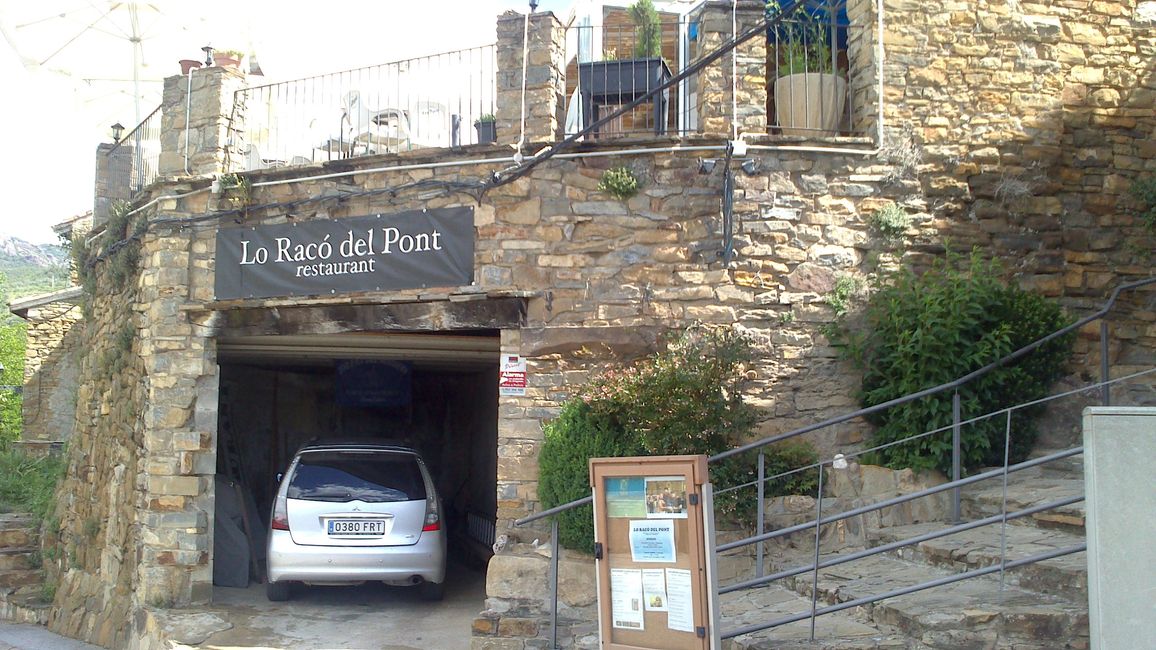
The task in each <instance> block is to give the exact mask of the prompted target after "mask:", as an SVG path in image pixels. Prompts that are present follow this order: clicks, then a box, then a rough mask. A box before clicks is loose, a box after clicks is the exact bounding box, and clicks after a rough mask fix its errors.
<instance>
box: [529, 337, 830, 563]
mask: <svg viewBox="0 0 1156 650" xmlns="http://www.w3.org/2000/svg"><path fill="white" fill-rule="evenodd" d="M752 359H753V351H752V348H751V344H750V341H749V340H748V339H747V338H746V337H744V336H742V335H741V334H739V333H736V332H735V331H734V330H731V329H729V328H717V329H715V328H706V327H701V326H699V327H693V328H691V329H689V330H687V331H686V332H683V333H682V334H681V335H680V336H679V337H678V338H677V339H676V340H674V341H672V342H671V343H670V344H669V345H668V346H666V348H665V349H664V350H662V351H661V352H658V353H656V354H654V355H652V356H650V357H648V358H646V359H644V360H643V361H641V362H639V363H637V364H634V365H630V366H626V367H615V368H613V369H611V370H609V371H607V372H606V373H604V374H602V375H600V376H598V377H596V378H595V379H593V380H592V381H590V382H589V383H587V384H586V385H585V386H584V387H583V388H582V389H581V391H580V393H579V395H578V396H576V397H575V398H573V399H571V400H569V401H568V402H566V403H565V404H564V405H563V408H562V412H561V414H560V415H559V417H558V418H557V419H555V420H553V421H552V422H550V423H549V424H548V425H547V426H546V432H545V443H544V445H543V447H542V451H541V454H540V455H539V468H540V479H539V480H540V484H539V496H540V498H541V500H542V505H543V506H544V507H546V508H551V507H554V506H558V505H562V504H564V503H567V502H569V501H573V500H574V499H578V498H582V497H584V496H589V495H590V485H589V479H588V476H587V461H588V460H589V459H590V458H593V457H599V456H624V455H627V456H628V455H672V454H673V455H677V454H707V455H713V454H715V453H718V452H720V451H723V450H726V449H730V448H732V447H734V446H737V445H738V444H740V443H741V442H745V441H746V440H747V439H749V437H750V435H751V433H752V431H753V430H754V426H755V423H756V421H757V419H758V416H759V412H758V410H757V409H755V408H754V407H752V406H750V405H749V404H747V403H745V402H744V401H743V398H742V389H743V385H744V384H745V382H746V372H747V370H746V369H747V367H748V364H749V363H750V361H751V360H752ZM769 453H770V454H772V455H773V456H776V458H777V457H778V456H780V455H781V456H784V459H783V462H784V463H790V462H794V461H797V460H799V459H800V458H804V457H805V458H807V459H812V458H813V453H814V452H813V451H810V452H809V453H804V452H801V451H800V449H799V448H798V447H797V446H790V447H775V448H772V449H771V450H770V451H769ZM753 458H754V457H753V456H752V455H747V456H745V457H743V458H736V459H728V460H727V461H724V462H722V463H715V464H712V466H711V480H712V482H713V483H714V484H715V488H716V490H718V489H722V488H726V487H728V486H731V485H735V484H736V483H737V482H745V481H748V480H751V479H752V477H753V476H754V467H755V466H754V461H753ZM773 462H778V461H773ZM809 462H813V460H811V461H809ZM810 480H811V482H812V488H811V489H813V481H814V479H813V477H812V478H811V479H810ZM806 482H807V478H806V476H803V477H800V481H794V482H784V483H782V484H781V486H780V487H781V489H803V486H805V485H806ZM739 497H740V495H739V494H736V493H734V492H732V493H730V494H729V495H724V496H723V497H721V498H720V499H718V500H717V501H716V503H715V511H716V513H718V514H719V515H720V516H721V517H724V518H728V519H736V520H739V521H744V520H747V519H749V518H750V517H751V516H752V515H753V511H754V506H753V504H752V503H751V501H750V500H749V499H740V498H739ZM559 525H560V533H559V537H560V540H561V541H562V543H563V544H564V545H566V546H567V547H569V548H577V549H581V550H586V551H589V550H590V549H591V545H592V543H593V528H592V524H591V523H590V513H589V510H588V509H587V510H585V511H584V512H575V513H574V514H573V515H572V516H566V517H564V518H563V519H561V520H560V522H559Z"/></svg>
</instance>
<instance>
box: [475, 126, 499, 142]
mask: <svg viewBox="0 0 1156 650" xmlns="http://www.w3.org/2000/svg"><path fill="white" fill-rule="evenodd" d="M474 128H475V129H477V131H478V144H492V143H494V142H497V141H498V127H497V123H496V122H474Z"/></svg>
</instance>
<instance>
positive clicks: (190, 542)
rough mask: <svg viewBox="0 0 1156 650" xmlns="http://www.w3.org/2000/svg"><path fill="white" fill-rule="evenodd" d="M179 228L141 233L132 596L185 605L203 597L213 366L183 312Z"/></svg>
mask: <svg viewBox="0 0 1156 650" xmlns="http://www.w3.org/2000/svg"><path fill="white" fill-rule="evenodd" d="M190 249H191V241H190V238H189V235H188V234H187V233H173V234H162V235H155V236H148V237H145V238H144V240H143V241H142V243H141V259H142V260H144V262H143V264H142V266H143V267H144V270H143V271H142V275H141V281H140V287H141V289H140V302H139V304H141V305H144V306H145V307H144V308H143V311H144V313H143V315H142V320H143V321H144V322H146V323H148V326H147V327H146V328H144V330H143V331H142V333H141V335H140V348H141V351H142V354H141V356H142V358H143V360H144V369H145V372H146V374H147V376H148V377H149V395H148V404H149V408H148V409H146V410H145V412H144V413H142V414H141V426H142V428H143V432H142V436H141V443H140V454H141V460H142V462H141V467H142V468H143V470H144V474H143V475H142V477H141V493H142V494H141V496H142V500H141V502H140V503H141V505H140V510H139V512H138V522H139V526H140V535H141V546H140V554H141V555H140V558H141V559H140V564H139V566H138V568H137V593H136V595H137V599H138V604H140V605H149V604H152V603H156V602H163V603H172V604H176V605H186V604H194V603H205V602H208V601H209V600H210V599H211V597H212V587H213V575H212V564H211V552H212V539H213V536H212V535H213V531H212V521H213V511H214V507H213V506H214V484H213V479H214V476H215V474H216V465H217V463H216V434H217V388H218V375H217V364H216V356H215V348H213V341H212V339H210V338H207V335H206V333H205V332H204V331H203V330H199V329H197V328H194V327H193V325H191V324H190V323H189V321H188V317H187V315H186V313H185V312H183V311H182V309H181V307H182V305H184V304H186V302H187V300H188V295H189V287H190V285H191V284H192V283H191V281H190V278H191V277H192V276H191V274H193V273H199V274H201V275H203V273H204V272H203V271H200V270H199V269H194V267H193V265H192V264H191V263H190Z"/></svg>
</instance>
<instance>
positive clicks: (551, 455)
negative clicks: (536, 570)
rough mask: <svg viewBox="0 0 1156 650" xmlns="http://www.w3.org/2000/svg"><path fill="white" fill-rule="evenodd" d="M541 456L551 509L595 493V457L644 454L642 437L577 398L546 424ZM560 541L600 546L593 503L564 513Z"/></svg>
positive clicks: (545, 499) (544, 493)
mask: <svg viewBox="0 0 1156 650" xmlns="http://www.w3.org/2000/svg"><path fill="white" fill-rule="evenodd" d="M545 438H546V439H545V442H544V443H543V444H542V452H541V454H540V455H539V457H538V468H539V476H540V478H539V480H538V497H539V498H540V499H541V500H542V505H543V506H545V507H547V508H553V507H554V506H559V505H562V504H563V503H569V502H571V501H574V500H576V499H581V498H583V497H588V496H590V470H589V465H590V459H591V458H605V457H607V456H634V455H637V454H640V453H641V452H642V450H641V447H640V446H639V445H638V442H637V441H636V440H633V439H631V438H630V437H629V436H625V435H623V433H622V431H621V430H617V429H615V428H614V427H612V426H611V425H610V423H609V421H607V419H606V418H605V417H604V416H601V415H598V414H596V413H594V412H592V410H591V408H590V406H589V405H588V404H587V403H586V402H584V401H582V400H580V399H572V400H570V401H568V402H566V403H565V404H564V405H563V406H562V412H561V413H560V414H559V415H558V417H557V418H556V419H554V420H552V421H551V422H550V423H549V424H547V425H546V428H545ZM558 540H559V542H560V543H561V544H562V545H563V546H565V547H567V548H573V549H578V550H581V551H585V552H587V553H590V552H593V550H594V520H593V513H592V511H591V509H590V506H583V507H581V508H572V509H570V510H567V511H566V512H563V513H562V514H560V515H558Z"/></svg>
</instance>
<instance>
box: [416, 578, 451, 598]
mask: <svg viewBox="0 0 1156 650" xmlns="http://www.w3.org/2000/svg"><path fill="white" fill-rule="evenodd" d="M418 589H420V590H421V597H422V598H423V599H425V600H441V599H442V596H445V593H446V584H445V583H444V582H423V583H421V586H420V587H418Z"/></svg>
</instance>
